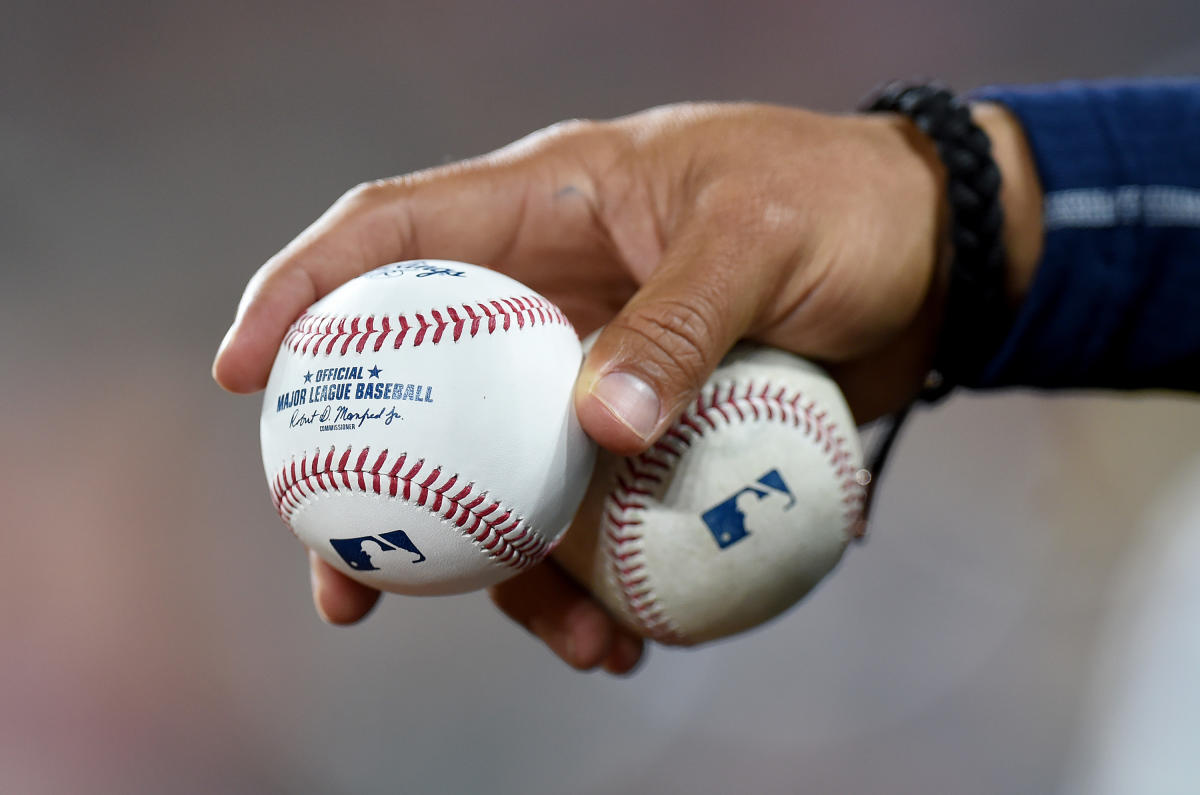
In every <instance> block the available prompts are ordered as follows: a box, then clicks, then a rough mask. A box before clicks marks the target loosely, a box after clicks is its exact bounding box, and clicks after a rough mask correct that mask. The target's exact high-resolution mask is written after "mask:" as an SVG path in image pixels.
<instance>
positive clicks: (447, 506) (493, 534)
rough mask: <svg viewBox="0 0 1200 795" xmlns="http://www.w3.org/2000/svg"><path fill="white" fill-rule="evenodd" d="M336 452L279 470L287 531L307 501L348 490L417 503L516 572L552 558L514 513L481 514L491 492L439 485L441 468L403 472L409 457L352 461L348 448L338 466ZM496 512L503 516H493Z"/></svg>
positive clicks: (490, 509) (495, 506)
mask: <svg viewBox="0 0 1200 795" xmlns="http://www.w3.org/2000/svg"><path fill="white" fill-rule="evenodd" d="M336 452H337V450H336V448H333V447H331V448H330V449H329V451H328V453H327V454H326V455H324V456H323V457H322V455H321V451H320V450H319V449H318V450H315V451H313V453H312V457H311V460H310V458H309V456H308V455H307V454H303V455H301V456H299V457H298V458H294V459H292V460H291V461H290V462H288V463H287V464H284V465H283V466H282V467H280V469H279V472H277V473H276V475H275V477H274V478H272V479H271V501H272V502H273V503H274V505H275V510H277V511H278V512H279V515H280V516H281V517H283V521H284V523H285V524H287V526H288V527H289V528H290V527H291V526H292V516H293V514H295V513H296V511H298V510H299V509H300V508H301V507H302V506H303V505H304V504H305V503H306V502H307V501H308V500H310V499H312V498H314V497H318V496H320V495H321V494H322V493H329V492H340V491H345V490H348V491H358V492H362V493H368V494H378V495H380V496H386V497H392V498H396V499H402V500H404V501H406V502H410V503H415V504H416V505H418V506H421V507H423V508H425V509H426V510H428V511H429V512H430V513H433V514H435V515H437V516H439V517H441V518H442V519H443V520H445V521H447V522H450V523H451V524H452V525H453V526H454V527H456V528H458V529H459V530H461V531H462V533H463V535H465V536H467V537H468V538H470V539H471V540H472V541H474V542H475V543H476V544H477V545H478V546H480V547H481V548H482V549H483V550H484V551H486V552H487V554H488V556H489V557H491V558H494V559H495V560H497V561H498V562H500V563H502V564H504V565H507V566H511V567H513V568H515V569H525V568H528V567H530V566H532V565H533V564H535V563H537V562H538V561H540V560H541V559H542V558H544V557H546V555H547V554H548V553H549V552H550V549H551V547H552V544H551V543H550V542H548V541H546V540H545V539H544V538H542V537H541V535H539V534H538V533H537V531H536V530H534V528H533V527H531V526H530V524H529V523H528V522H527V521H525V519H523V518H521V517H519V516H517V515H515V514H514V513H513V511H512V510H511V509H508V508H504V509H503V510H502V511H501V508H502V507H503V506H502V505H501V503H500V502H499V501H493V502H492V503H491V504H490V505H487V506H486V508H484V509H483V510H479V506H480V505H484V504H485V502H486V500H487V496H488V495H487V492H486V491H483V490H481V489H479V488H478V487H477V486H476V485H475V484H474V483H467V484H466V485H465V486H463V487H461V488H458V489H455V487H456V486H457V485H458V482H459V480H460V478H459V476H458V475H457V474H455V473H450V477H449V478H448V479H446V480H445V481H444V482H442V483H441V485H437V484H438V483H439V481H440V480H441V478H442V477H443V476H444V474H445V473H444V472H443V470H442V468H441V467H438V466H433V465H432V464H426V462H425V459H420V460H419V461H417V462H416V463H415V464H413V465H412V466H410V467H408V469H407V471H404V468H405V464H406V462H407V460H408V453H400V454H399V455H397V456H395V457H392V456H391V455H390V454H389V453H388V451H387V450H386V449H385V450H383V451H382V452H380V453H379V454H378V455H375V456H372V454H371V448H369V447H364V448H362V450H360V451H358V454H357V455H352V450H351V448H350V447H347V448H346V450H345V452H343V453H342V454H341V455H340V456H338V457H337V458H336V460H335V454H336ZM322 458H323V459H324V460H322ZM297 462H298V464H297ZM368 462H370V463H368ZM297 466H299V469H297ZM355 476H356V477H355ZM339 481H340V485H339ZM414 492H415V495H414ZM414 496H415V499H414ZM497 511H501V512H500V513H499V515H496V516H493V514H496V513H497Z"/></svg>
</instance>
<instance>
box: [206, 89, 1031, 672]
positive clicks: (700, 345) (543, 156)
mask: <svg viewBox="0 0 1200 795" xmlns="http://www.w3.org/2000/svg"><path fill="white" fill-rule="evenodd" d="M973 112H974V114H975V118H976V120H977V121H978V122H979V124H980V125H981V126H982V127H983V128H984V129H985V131H986V132H988V134H989V136H990V137H991V138H992V141H993V150H994V154H995V157H996V160H997V163H998V164H999V166H1000V169H1001V173H1002V176H1003V188H1002V202H1003V204H1004V208H1005V212H1006V229H1005V243H1006V246H1007V249H1008V254H1009V260H1010V262H1009V267H1008V271H1007V274H1008V283H1007V288H1008V294H1009V297H1010V299H1011V300H1012V301H1013V302H1014V304H1015V303H1016V302H1019V301H1020V299H1021V296H1022V295H1023V293H1024V291H1025V289H1026V287H1027V285H1028V283H1029V281H1030V279H1031V278H1032V274H1033V271H1034V267H1035V265H1036V262H1037V260H1038V258H1039V257H1040V246H1041V236H1042V235H1041V225H1040V224H1041V193H1040V188H1039V186H1038V183H1037V177H1036V173H1035V172H1034V168H1033V161H1032V157H1031V155H1030V153H1029V150H1028V147H1027V145H1026V143H1025V140H1024V137H1023V134H1022V132H1021V130H1020V127H1019V125H1018V124H1017V122H1016V120H1015V119H1014V118H1013V117H1012V116H1011V115H1010V114H1008V112H1007V111H1005V110H1003V109H1001V108H999V107H997V106H987V105H981V106H977V107H976V108H975V109H974V111H973ZM944 193H945V190H944V172H943V169H942V166H941V164H940V161H939V160H938V158H937V155H936V150H935V149H934V148H933V145H932V143H931V142H930V141H929V140H928V139H927V138H925V137H924V136H923V135H921V134H920V133H919V132H918V131H917V130H916V128H915V127H913V125H912V124H911V123H909V122H908V121H907V120H905V119H903V118H901V117H898V116H892V115H888V114H876V115H869V116H862V115H842V116H838V115H824V114H816V113H811V112H807V111H803V110H798V109H791V108H784V107H778V106H771V105H759V104H683V105H672V106H664V107H660V108H655V109H651V110H648V111H644V112H642V113H638V114H635V115H632V116H628V117H624V118H620V119H616V120H612V121H604V122H595V121H571V122H564V123H561V124H558V125H554V126H552V127H550V128H547V129H545V130H542V131H539V132H537V133H534V134H532V135H530V136H528V137H526V138H524V139H521V140H520V141H517V142H516V143H514V144H512V145H510V146H507V147H505V148H503V149H500V150H498V151H496V152H494V153H491V154H489V155H485V156H483V157H479V158H476V159H473V160H469V161H464V162H461V163H456V164H452V165H449V166H444V167H441V168H436V169H431V170H428V171H422V172H418V173H415V174H410V175H406V176H402V177H396V178H393V179H386V180H381V181H378V182H372V183H368V184H364V185H361V186H359V187H357V188H355V189H354V190H351V191H350V192H348V193H347V194H345V195H344V196H342V197H341V199H339V200H338V201H337V202H336V203H334V204H333V206H332V207H330V209H329V210H328V211H327V212H326V213H325V214H324V215H322V216H321V218H319V219H318V220H317V221H316V222H315V223H313V224H312V226H310V227H309V228H308V229H306V230H305V231H304V232H303V233H301V234H300V236H299V237H297V238H296V239H295V240H294V241H292V242H291V243H290V244H289V245H288V246H287V247H285V248H284V249H283V250H282V251H280V252H279V253H278V254H277V255H275V256H274V257H272V258H271V259H270V260H269V261H268V262H267V263H266V264H265V265H263V266H262V268H260V269H259V271H258V272H257V273H256V274H255V275H254V277H253V278H252V279H251V280H250V283H249V285H248V286H247V288H246V291H245V294H244V296H243V298H242V301H241V303H240V305H239V307H238V312H237V316H236V319H235V320H234V323H233V325H232V327H231V328H230V330H229V332H228V333H227V334H226V336H225V339H224V340H223V342H222V343H221V347H220V350H219V351H218V353H217V357H216V361H215V362H214V365H213V375H214V377H215V379H216V380H217V382H218V383H219V384H220V385H221V386H223V387H225V388H226V389H228V390H230V391H233V392H239V393H247V392H253V391H256V390H259V389H262V388H263V386H264V385H265V383H266V380H267V376H268V374H269V371H270V368H271V364H272V362H273V360H274V356H275V353H276V351H277V349H278V347H279V343H280V341H281V339H282V338H283V335H284V333H285V331H286V329H287V327H288V326H289V325H290V323H291V322H292V321H293V320H294V319H295V318H296V317H297V316H298V315H299V314H300V313H301V312H302V311H303V310H304V309H305V308H307V307H308V306H309V305H310V304H311V303H313V302H314V301H315V300H317V299H318V298H320V297H321V296H323V295H325V294H326V293H328V292H330V291H331V290H333V289H334V288H335V287H337V286H338V285H340V284H342V283H343V282H345V281H348V280H349V279H351V278H353V277H355V276H358V275H359V274H361V273H363V272H365V271H367V270H370V269H372V268H374V267H376V266H379V265H383V264H386V263H388V262H393V261H396V260H403V259H413V258H419V257H428V258H442V259H453V260H461V261H466V262H473V263H479V264H486V265H488V266H490V267H492V268H495V269H497V270H499V271H502V272H504V273H506V274H508V275H510V276H512V277H514V278H516V279H518V280H520V281H522V282H524V283H526V284H528V285H529V286H531V287H533V288H534V289H536V290H538V291H539V292H541V293H542V294H543V295H545V296H546V297H547V298H549V299H551V300H552V301H555V302H556V303H557V304H558V305H559V306H560V307H561V308H562V309H563V310H564V311H565V312H566V314H567V315H568V316H569V317H570V319H571V321H572V322H573V323H574V325H575V327H576V329H577V330H578V331H579V333H580V334H581V335H585V334H587V333H589V332H591V331H592V330H594V329H596V328H598V327H600V326H601V325H605V329H604V331H603V332H602V333H601V334H600V336H599V338H598V339H597V340H596V342H595V345H594V346H593V348H592V350H591V352H590V353H589V355H588V357H587V359H586V361H585V363H584V365H583V368H582V370H581V373H580V376H579V379H578V382H577V385H576V393H575V405H576V409H577V412H578V415H579V419H580V422H581V423H582V425H583V427H584V429H585V430H586V431H587V432H588V434H589V435H591V436H592V438H594V439H595V440H596V441H597V442H598V443H599V444H600V445H602V446H603V447H605V448H607V449H609V450H610V451H612V452H614V453H617V454H620V455H630V454H634V453H637V452H640V451H642V450H644V449H645V448H647V447H648V446H649V445H650V444H652V443H653V442H654V441H655V440H656V438H657V437H658V436H659V435H660V434H661V433H662V432H663V431H664V430H665V429H666V428H667V427H668V426H669V425H670V423H671V422H672V421H673V420H674V418H675V417H676V416H677V414H678V413H679V412H680V411H681V410H682V407H683V406H684V405H685V404H686V403H688V402H689V401H690V400H691V399H693V397H694V395H695V393H696V391H697V390H698V389H699V387H700V386H701V385H702V384H703V383H704V381H705V380H706V379H707V377H708V376H709V375H710V374H711V373H712V371H713V369H714V368H715V367H716V365H717V363H718V362H719V361H720V360H721V358H722V357H723V356H724V354H725V353H726V351H728V349H729V348H730V347H731V346H732V345H733V344H734V343H735V342H736V341H737V340H739V339H742V338H748V339H753V340H756V341H759V342H762V343H765V344H768V345H773V346H776V347H779V348H783V349H785V350H789V351H792V352H794V353H797V354H799V355H801V356H805V357H807V358H810V359H813V360H815V361H818V362H821V363H822V364H824V365H825V366H826V367H827V368H829V370H830V372H831V373H832V374H833V375H834V378H835V379H836V380H837V381H838V384H839V386H840V387H841V388H842V390H843V392H844V393H845V394H846V397H847V400H848V402H849V404H850V407H851V410H852V411H853V412H854V415H855V418H856V419H857V420H858V421H859V422H866V421H868V420H870V419H873V418H875V417H878V416H880V415H882V414H886V413H888V412H891V411H894V410H897V409H899V408H900V407H902V406H903V405H905V404H906V403H908V402H909V401H910V400H911V399H912V398H913V397H914V396H915V394H916V393H917V391H918V390H919V389H920V386H921V383H922V381H923V378H924V376H925V374H926V372H928V369H929V364H930V361H931V359H932V354H933V350H934V347H935V344H936V337H937V332H938V328H939V325H940V315H941V304H942V301H943V300H944V284H945V281H946V280H945V267H946V262H947V255H948V252H947V245H946V243H945V240H946V237H947V235H946V226H947V217H948V210H947V207H946V205H945V201H944ZM310 560H311V571H312V588H313V596H314V601H315V603H316V606H317V609H318V611H319V612H320V614H321V615H322V617H323V618H325V620H327V621H329V622H331V623H335V624H345V623H353V622H355V621H357V620H359V619H361V618H362V617H363V616H365V615H366V614H367V613H368V612H369V611H370V610H371V608H372V606H373V605H374V604H375V602H376V600H377V599H378V597H379V593H378V592H377V591H375V590H373V589H370V588H367V587H366V586H364V585H361V584H359V583H357V582H355V581H353V580H350V579H349V578H347V577H345V576H343V575H342V574H340V573H339V572H337V571H336V570H334V569H333V568H331V567H330V566H328V565H327V564H325V563H324V562H323V561H321V560H320V559H319V558H318V557H316V556H315V555H313V554H311V553H310ZM491 596H492V598H493V600H494V601H495V602H496V604H497V605H498V606H499V607H500V608H501V609H502V610H503V611H504V612H505V613H507V614H508V615H509V616H510V617H511V618H513V619H514V620H516V621H517V622H518V623H520V624H522V625H523V626H525V627H526V628H527V629H528V630H529V631H530V632H532V633H533V634H534V635H536V636H537V637H539V638H540V639H541V640H543V641H544V642H545V643H546V644H547V645H548V646H549V647H550V648H551V650H553V651H554V652H555V653H556V654H558V655H559V656H560V657H561V658H562V659H563V660H564V661H566V662H567V663H569V664H570V665H572V666H574V667H576V668H579V669H583V670H586V669H592V668H595V667H597V666H602V667H603V668H604V669H605V670H607V671H609V672H610V673H617V674H622V673H627V672H629V671H631V670H632V669H633V668H634V667H635V666H636V665H637V663H638V661H639V659H640V658H641V656H642V653H643V642H642V641H641V639H639V638H637V637H636V636H635V635H633V634H631V633H630V632H628V631H627V630H625V629H623V628H622V627H620V626H619V625H618V624H617V623H616V622H615V621H613V619H612V618H610V617H609V616H608V615H607V614H606V613H605V612H604V610H603V609H602V608H601V607H600V606H599V605H598V604H596V603H595V602H594V601H592V600H591V598H590V597H589V596H588V595H587V594H586V593H585V592H584V591H583V590H582V589H581V588H580V587H579V586H577V585H576V584H575V583H574V582H572V581H571V580H570V579H569V578H568V577H567V576H566V575H565V574H564V573H562V572H561V570H559V569H558V567H557V566H556V565H555V564H554V563H553V562H552V561H546V562H544V563H543V564H541V565H539V566H537V567H535V568H534V569H532V570H531V571H529V572H526V573H524V574H522V575H520V576H518V577H516V578H514V579H511V580H508V581H506V582H504V583H502V584H500V585H497V586H495V587H493V588H492V589H491Z"/></svg>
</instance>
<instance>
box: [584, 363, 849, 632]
mask: <svg viewBox="0 0 1200 795" xmlns="http://www.w3.org/2000/svg"><path fill="white" fill-rule="evenodd" d="M739 404H741V405H739ZM818 408H819V407H818V406H817V404H816V403H815V402H814V401H812V400H807V399H806V396H805V395H803V394H800V393H795V394H793V395H789V394H788V391H787V387H786V386H781V387H778V389H776V388H775V387H774V386H773V385H772V384H770V383H766V384H762V385H761V388H759V387H758V386H757V385H755V384H754V383H753V382H752V383H749V384H747V385H746V387H745V389H744V390H739V389H736V388H735V386H734V384H732V383H731V384H730V385H729V388H728V389H725V388H724V386H723V385H718V386H715V387H713V388H712V390H711V394H710V395H708V396H707V398H706V396H705V395H704V394H701V395H698V396H697V397H696V401H695V403H694V404H693V405H691V406H689V409H688V411H687V412H685V413H684V414H683V415H682V416H681V417H680V418H679V420H678V421H677V422H676V423H675V425H673V426H672V427H671V428H670V429H669V430H668V431H667V432H666V434H665V435H664V436H663V437H662V439H661V440H660V441H659V442H658V443H657V444H655V445H654V446H653V447H652V448H650V449H649V450H647V451H646V452H644V453H642V454H641V455H639V456H637V457H636V458H632V457H631V458H626V459H625V460H624V461H623V462H622V464H623V472H622V473H621V474H618V475H617V476H616V478H615V480H616V485H614V486H613V488H612V491H611V492H610V493H609V495H608V497H607V499H606V501H605V502H606V507H605V511H604V516H603V524H604V535H603V537H604V543H605V545H606V549H607V553H608V557H609V566H610V569H611V571H612V575H613V577H614V578H615V580H616V583H617V585H618V587H619V588H620V590H621V594H622V596H623V598H624V600H625V606H626V607H627V608H628V609H629V611H630V613H632V614H633V616H634V618H635V620H636V621H637V622H638V623H639V624H640V628H641V630H642V632H643V633H644V634H645V635H647V636H649V637H651V638H654V639H655V640H657V641H659V642H662V643H671V644H682V643H686V642H687V637H686V635H685V634H684V633H683V632H682V630H681V629H680V628H679V627H678V626H677V625H676V624H675V623H674V621H672V620H671V619H670V617H669V616H667V615H666V614H665V612H664V608H663V606H662V605H660V604H659V603H658V601H657V596H656V595H655V592H654V588H653V586H652V584H650V583H649V580H650V575H649V573H648V571H647V570H646V563H645V558H644V556H643V549H642V533H641V531H640V529H639V528H640V526H641V524H642V519H641V517H640V511H642V510H645V508H646V504H645V502H644V499H645V498H647V497H654V496H655V492H656V491H658V490H659V489H660V488H661V486H662V483H663V477H662V475H660V474H659V473H657V472H652V471H650V468H651V467H653V468H657V469H660V470H663V471H667V470H670V469H671V467H673V466H674V464H675V462H676V461H678V460H679V458H680V456H682V455H683V453H684V452H685V451H686V450H687V449H688V447H690V446H691V444H692V442H694V441H695V439H697V438H699V437H701V436H704V435H705V434H707V433H710V432H711V431H713V430H716V429H717V428H719V427H721V426H722V425H725V426H728V425H732V424H734V423H735V422H738V423H741V422H748V421H750V420H751V419H754V420H761V419H763V418H764V416H765V419H767V420H768V421H771V422H781V423H785V424H789V425H791V426H793V427H795V428H802V429H803V432H804V434H805V435H806V436H808V437H810V438H811V439H812V440H813V441H814V442H815V443H816V444H817V445H818V448H819V449H821V450H822V452H824V453H825V456H826V459H827V461H828V463H829V465H830V468H831V469H832V471H833V473H834V477H836V478H838V479H839V481H840V485H839V490H840V491H841V492H843V497H842V503H843V505H845V506H846V509H845V512H844V514H843V518H844V519H845V522H846V525H845V527H844V528H843V532H844V533H845V534H846V535H847V536H848V537H851V538H856V537H858V536H860V535H861V532H860V530H861V525H860V522H859V520H860V519H861V517H862V508H863V503H864V502H865V498H866V492H865V490H864V489H863V487H862V486H861V485H860V484H859V483H858V481H857V480H856V479H855V475H856V474H857V472H858V470H857V469H856V468H854V467H851V466H849V465H848V463H847V461H849V460H850V459H852V458H853V454H852V453H851V452H850V450H848V449H847V448H846V444H847V442H846V437H845V435H844V434H842V433H839V432H838V427H837V423H835V422H833V421H831V420H830V419H829V414H828V412H826V411H818ZM735 418H736V419H735Z"/></svg>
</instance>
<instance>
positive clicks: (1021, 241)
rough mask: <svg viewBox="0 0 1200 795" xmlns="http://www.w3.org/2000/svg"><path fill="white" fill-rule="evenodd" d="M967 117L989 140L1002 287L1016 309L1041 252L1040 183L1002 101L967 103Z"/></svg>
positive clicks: (1021, 134) (1021, 136) (1017, 125)
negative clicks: (996, 173)
mask: <svg viewBox="0 0 1200 795" xmlns="http://www.w3.org/2000/svg"><path fill="white" fill-rule="evenodd" d="M971 117H972V118H973V119H974V121H975V123H976V124H978V125H979V126H980V127H981V128H982V129H983V131H984V132H985V133H987V136H988V138H990V139H991V143H992V158H993V159H994V160H995V161H996V167H997V168H998V169H999V170H1000V204H1001V205H1002V206H1003V208H1004V229H1003V231H1002V237H1003V239H1004V249H1005V252H1006V255H1007V261H1006V263H1005V269H1004V291H1005V294H1006V296H1007V297H1008V302H1009V306H1010V307H1011V308H1013V309H1015V308H1016V307H1017V306H1018V305H1019V304H1020V303H1021V301H1022V300H1023V299H1024V297H1025V294H1026V293H1027V292H1028V291H1029V285H1030V284H1031V283H1032V282H1033V276H1034V273H1035V271H1036V270H1037V264H1038V262H1039V261H1040V260H1041V257H1042V242H1043V230H1042V188H1041V183H1040V181H1039V180H1038V175H1037V169H1036V167H1035V165H1034V161H1033V153H1032V151H1031V150H1030V148H1029V142H1028V141H1027V140H1026V139H1025V133H1024V131H1023V130H1022V129H1021V125H1020V123H1019V122H1018V121H1017V119H1016V117H1015V116H1013V115H1012V114H1011V113H1010V112H1009V111H1008V110H1007V109H1006V108H1004V107H1003V106H1002V105H996V104H993V103H979V104H975V105H972V106H971Z"/></svg>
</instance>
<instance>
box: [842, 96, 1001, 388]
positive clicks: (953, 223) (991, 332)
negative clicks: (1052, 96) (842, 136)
mask: <svg viewBox="0 0 1200 795" xmlns="http://www.w3.org/2000/svg"><path fill="white" fill-rule="evenodd" d="M861 108H862V110H865V111H886V112H892V113H900V114H903V115H904V116H907V117H908V118H909V119H911V120H912V121H913V123H914V124H915V125H916V126H917V128H918V129H919V130H921V132H923V133H925V135H927V136H929V138H930V139H931V140H932V141H933V143H934V144H935V145H936V146H937V152H938V157H939V158H940V159H941V161H942V163H943V164H944V165H945V167H946V192H947V193H946V195H947V199H948V203H949V205H950V241H951V243H952V244H953V246H954V256H953V260H952V262H951V265H950V275H949V284H948V286H947V294H946V307H945V314H944V317H943V321H942V331H941V335H940V337H939V340H938V345H937V350H936V353H935V355H934V362H933V371H932V372H931V373H930V376H929V378H928V379H927V380H926V388H925V390H924V391H923V392H922V393H921V397H922V398H923V399H925V400H930V401H933V400H938V399H939V398H942V397H944V396H945V395H946V394H947V393H948V392H950V390H952V389H953V388H954V387H955V386H957V385H959V384H973V383H976V382H977V380H978V378H979V376H980V375H981V374H982V372H983V368H984V367H985V366H986V364H987V362H988V361H989V360H990V359H991V358H992V356H994V355H995V353H996V351H997V350H998V349H999V347H1000V344H1001V343H1002V342H1003V340H1004V336H1005V334H1006V332H1007V330H1008V326H1009V320H1010V318H1009V309H1008V306H1007V304H1006V302H1005V295H1004V263H1005V254H1004V240H1003V237H1002V232H1003V228H1004V211H1003V208H1002V207H1001V204H1000V170H999V169H998V168H997V167H996V162H995V160H993V159H992V146H991V141H990V140H989V139H988V137H987V134H986V133H985V132H984V131H983V130H982V129H980V127H979V125H977V124H975V122H974V121H973V120H972V119H971V111H970V108H969V107H968V106H967V103H966V102H964V101H962V100H961V99H959V98H958V97H956V96H955V95H954V93H953V92H952V91H950V90H949V89H948V88H946V87H945V86H942V85H940V84H938V83H920V84H918V83H903V82H895V83H888V84H886V85H884V86H883V87H882V88H880V89H879V90H877V91H876V92H875V93H874V94H872V95H871V96H870V97H869V98H868V99H867V100H866V101H864V102H863V104H862V106H861Z"/></svg>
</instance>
